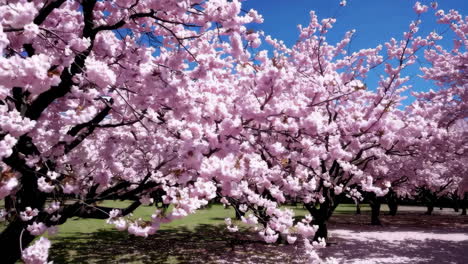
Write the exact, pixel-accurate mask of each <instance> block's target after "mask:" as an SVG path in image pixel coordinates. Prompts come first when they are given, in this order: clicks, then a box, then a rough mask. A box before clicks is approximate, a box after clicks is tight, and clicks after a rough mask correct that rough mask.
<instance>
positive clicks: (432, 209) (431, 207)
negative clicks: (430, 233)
mask: <svg viewBox="0 0 468 264" xmlns="http://www.w3.org/2000/svg"><path fill="white" fill-rule="evenodd" d="M433 211H434V204H432V203H429V204H428V205H427V211H426V213H425V214H426V215H432V212H433Z"/></svg>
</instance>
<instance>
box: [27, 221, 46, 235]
mask: <svg viewBox="0 0 468 264" xmlns="http://www.w3.org/2000/svg"><path fill="white" fill-rule="evenodd" d="M26 229H27V230H28V231H29V233H31V235H34V236H40V235H42V234H43V233H44V232H45V231H46V230H47V226H46V225H45V224H44V223H42V222H39V223H36V222H33V223H32V224H31V225H28V227H27V228H26Z"/></svg>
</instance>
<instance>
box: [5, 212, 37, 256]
mask: <svg viewBox="0 0 468 264" xmlns="http://www.w3.org/2000/svg"><path fill="white" fill-rule="evenodd" d="M20 237H21V243H20ZM33 240H34V236H33V235H31V234H30V233H29V232H28V231H27V230H26V226H25V224H24V222H23V221H21V220H20V219H19V218H17V219H16V220H15V221H13V222H11V223H10V224H9V225H8V226H7V228H6V229H5V230H3V232H2V233H1V234H0V256H1V260H2V263H5V264H10V263H15V262H16V261H18V260H19V259H20V258H21V246H22V247H23V249H25V248H26V247H27V246H28V245H29V243H31V242H32V241H33Z"/></svg>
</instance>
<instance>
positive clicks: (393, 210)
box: [387, 189, 398, 216]
mask: <svg viewBox="0 0 468 264" xmlns="http://www.w3.org/2000/svg"><path fill="white" fill-rule="evenodd" d="M387 204H388V208H389V214H390V215H391V216H395V215H396V214H397V212H398V196H397V194H396V193H395V192H394V191H393V190H392V189H390V191H389V192H388V194H387Z"/></svg>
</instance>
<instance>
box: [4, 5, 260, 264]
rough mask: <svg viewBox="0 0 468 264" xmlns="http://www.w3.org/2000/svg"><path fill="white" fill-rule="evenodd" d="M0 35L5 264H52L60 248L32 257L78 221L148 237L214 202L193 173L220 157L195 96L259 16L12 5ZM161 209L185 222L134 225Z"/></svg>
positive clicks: (197, 8) (202, 8)
mask: <svg viewBox="0 0 468 264" xmlns="http://www.w3.org/2000/svg"><path fill="white" fill-rule="evenodd" d="M0 21H1V25H0V50H1V52H2V57H0V60H1V63H0V64H1V66H0V67H1V71H0V113H1V114H0V116H1V117H0V119H1V122H0V158H1V162H0V167H1V173H2V174H1V175H2V178H1V179H0V180H1V181H0V198H1V199H4V200H5V206H6V209H7V211H6V212H3V214H5V215H6V216H5V217H6V218H7V219H9V224H8V226H7V227H6V229H5V230H4V231H3V232H2V234H1V235H0V248H1V255H2V261H3V262H5V263H13V262H15V261H16V260H17V259H18V258H19V257H20V256H21V250H24V251H23V260H24V261H26V262H30V263H39V262H41V263H42V262H43V261H44V260H45V259H46V258H47V257H46V256H45V255H44V254H45V253H44V251H46V250H47V248H48V247H49V242H47V240H40V241H38V242H36V244H35V245H34V246H33V247H32V248H31V249H29V248H28V249H25V248H26V247H27V245H28V244H29V243H30V242H31V241H33V239H34V237H35V236H39V235H41V234H43V233H44V232H45V231H46V230H48V231H49V233H50V232H52V231H53V230H54V227H55V226H57V225H60V224H61V223H64V222H65V221H66V220H67V219H69V218H70V217H92V218H103V219H108V221H109V223H112V224H115V225H116V227H117V229H120V230H128V232H130V233H132V234H135V235H141V236H147V235H148V234H153V233H154V232H155V231H156V230H157V229H158V227H159V224H160V223H162V222H167V221H171V220H172V219H176V218H180V217H183V216H185V215H187V214H189V213H193V212H194V211H195V210H196V209H197V208H199V207H201V206H203V205H205V204H206V203H207V201H208V200H210V199H212V198H213V197H214V196H215V194H216V192H215V190H216V186H215V185H214V184H213V183H212V182H209V181H206V180H204V179H203V178H198V177H195V174H194V173H193V172H190V171H188V168H191V170H192V171H193V170H194V169H196V168H197V166H200V159H202V158H203V157H205V156H210V155H212V153H213V152H214V151H215V150H214V149H211V148H210V144H209V141H210V140H212V138H208V137H207V136H206V134H207V133H204V132H203V131H205V130H209V129H208V128H205V127H203V121H202V120H203V118H205V117H204V116H203V115H201V114H200V113H198V112H196V111H197V110H199V108H192V104H193V103H194V101H193V100H194V99H195V98H192V97H191V94H190V93H191V90H196V89H197V86H198V81H197V79H200V78H201V77H202V76H203V75H207V72H211V71H213V72H214V71H217V70H219V71H223V69H224V68H229V67H230V65H229V64H228V63H226V62H225V61H223V59H222V57H223V56H226V54H230V53H233V54H236V53H238V51H237V50H235V49H233V48H232V47H235V46H236V45H235V44H236V43H237V42H241V41H242V39H243V38H245V37H246V33H245V27H244V26H243V25H244V24H247V23H258V22H261V21H262V18H261V16H260V15H258V14H257V13H256V12H255V11H253V10H251V11H241V5H240V3H239V2H238V1H224V0H216V1H198V0H194V1H191V0H187V1H145V0H116V1H96V0H83V1H65V0H55V1H1V6H0ZM248 39H249V41H251V42H258V40H256V39H255V36H254V35H250V36H248ZM231 42H232V44H230V43H231ZM213 85H214V84H213ZM212 103H213V102H208V103H207V104H211V105H208V106H207V107H214V106H213V105H212ZM213 110H214V109H213ZM208 113H209V114H208V118H210V116H211V115H212V114H213V115H215V114H216V112H208ZM105 199H125V200H132V201H133V202H132V204H131V205H130V206H128V207H127V208H121V209H115V208H105V207H99V206H95V203H96V202H99V201H102V200H105ZM153 202H162V203H164V205H165V207H167V205H168V204H173V205H174V210H172V211H171V212H170V213H169V214H167V215H166V214H165V215H164V216H163V215H162V213H161V212H160V211H156V212H155V214H154V215H153V218H152V219H151V220H150V221H147V220H141V219H136V220H134V219H133V220H129V219H127V218H124V217H125V216H126V215H128V214H129V213H131V212H132V211H133V210H134V209H136V208H137V207H138V206H140V205H141V204H150V203H153ZM21 247H22V248H21Z"/></svg>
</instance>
